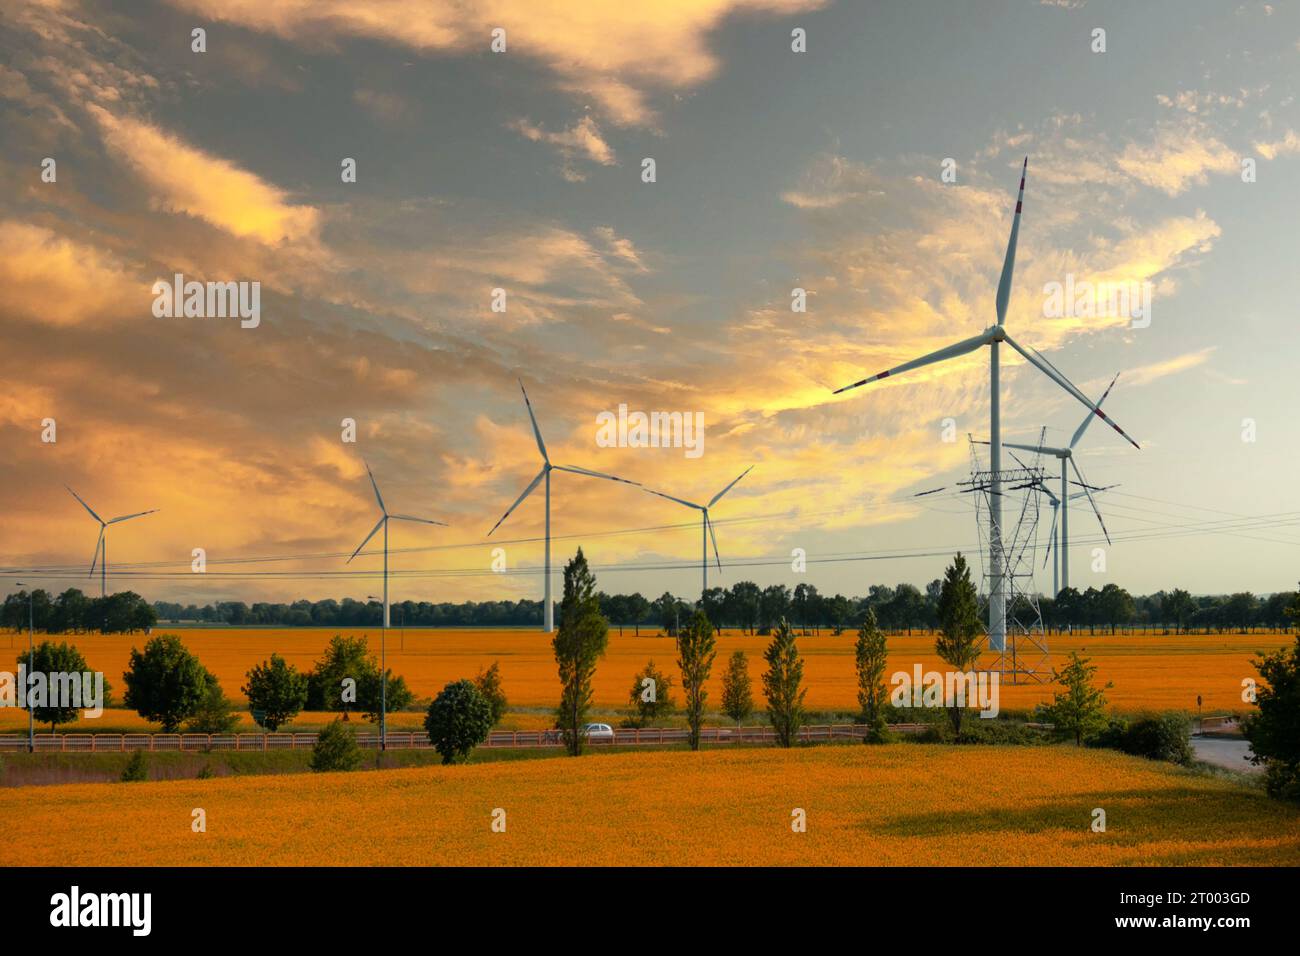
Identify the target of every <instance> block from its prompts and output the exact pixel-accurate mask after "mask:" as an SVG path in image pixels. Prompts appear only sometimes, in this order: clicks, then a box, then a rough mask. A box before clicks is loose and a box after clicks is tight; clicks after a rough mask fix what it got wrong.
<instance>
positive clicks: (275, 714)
mask: <svg viewBox="0 0 1300 956" xmlns="http://www.w3.org/2000/svg"><path fill="white" fill-rule="evenodd" d="M247 676H248V683H247V684H246V685H245V686H244V688H243V691H244V695H245V696H246V697H247V698H248V709H249V710H250V711H253V712H256V713H258V714H260V715H261V720H260V721H259V723H260V724H261V725H262V726H263V727H265V728H266V729H267V730H269V731H271V733H275V732H276V731H277V730H279V729H280V728H281V727H282V726H284V725H285V724H287V723H288V722H289V721H291V720H293V718H294V717H296V716H298V713H299V712H300V711H301V710H302V709H303V707H304V705H306V703H307V676H306V675H305V674H299V673H298V670H297V669H296V668H295V667H294V666H293V665H292V664H286V663H285V660H284V658H283V657H281V656H280V655H279V654H272V655H271V660H270V661H269V662H267V661H264V662H262V663H261V664H258V665H256V666H255V667H254V668H253V669H252V670H250V671H249V672H248V675H247ZM320 698H321V704H322V705H324V703H325V694H324V693H323V692H322V693H321V695H320Z"/></svg>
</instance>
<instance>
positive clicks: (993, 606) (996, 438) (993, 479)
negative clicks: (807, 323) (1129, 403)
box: [834, 156, 1140, 651]
mask: <svg viewBox="0 0 1300 956" xmlns="http://www.w3.org/2000/svg"><path fill="white" fill-rule="evenodd" d="M1028 169H1029V157H1028V156H1026V157H1025V162H1024V165H1023V166H1021V169H1020V191H1019V193H1018V194H1017V196H1016V211H1015V213H1014V214H1013V216H1012V219H1011V236H1010V238H1009V239H1008V240H1007V254H1006V258H1005V259H1004V260H1003V262H1002V276H1001V278H1000V279H999V280H998V291H997V298H996V300H995V307H996V312H997V324H996V325H991V326H989V327H988V328H987V329H985V330H984V331H983V332H981V333H980V334H979V335H973V336H971V337H970V338H968V339H963V340H962V341H960V342H957V343H956V344H954V345H949V346H947V347H945V348H941V349H939V350H938V351H935V352H931V353H930V354H929V355H923V356H921V357H920V358H917V359H913V360H912V361H910V362H904V363H903V364H902V365H898V366H895V367H894V368H891V369H888V370H887V371H884V372H879V373H877V374H876V375H872V376H870V377H869V378H864V379H861V380H860V381H857V382H854V383H853V384H851V385H845V386H844V387H843V388H838V389H836V390H835V393H834V394H836V395H838V394H840V393H841V392H847V391H849V390H851V389H855V388H858V387H859V386H861V385H866V384H868V383H869V382H875V381H877V380H879V379H882V378H888V377H889V376H891V375H898V374H900V373H902V372H907V371H910V370H911V369H914V368H922V367H923V366H926V365H933V364H934V363H936V362H943V361H946V360H948V359H952V358H957V357H958V356H960V355H966V354H967V353H970V352H974V351H975V350H976V349H978V348H983V347H984V346H988V349H989V470H990V482H989V485H990V488H989V568H990V572H991V573H990V578H991V579H992V584H991V587H990V593H989V649H990V650H994V651H1002V650H1004V649H1005V647H1006V633H1007V595H1006V568H1005V561H1004V555H1003V547H1002V477H1001V471H1002V415H1001V384H1000V378H1001V374H1000V373H1001V366H1000V364H999V360H1000V355H999V352H1000V347H1001V345H1002V343H1003V342H1005V343H1006V344H1007V345H1009V346H1011V347H1012V348H1013V349H1015V350H1016V351H1017V352H1019V353H1020V354H1021V355H1022V356H1024V358H1025V361H1027V362H1028V363H1029V364H1030V365H1032V366H1034V368H1036V369H1038V370H1039V371H1040V372H1042V373H1043V374H1044V375H1046V376H1047V377H1048V378H1050V379H1051V380H1052V381H1053V382H1055V383H1056V384H1057V385H1058V386H1060V387H1061V388H1063V389H1064V390H1065V391H1066V392H1068V393H1069V394H1070V395H1072V396H1074V397H1075V398H1076V399H1078V400H1079V401H1080V402H1082V403H1083V404H1084V405H1086V406H1087V407H1088V409H1089V410H1091V411H1092V413H1093V414H1095V415H1096V416H1097V417H1099V418H1101V419H1102V420H1104V421H1105V422H1106V423H1107V424H1108V425H1110V427H1111V428H1113V429H1115V431H1117V432H1119V433H1120V434H1121V435H1123V436H1124V437H1125V438H1126V439H1128V441H1129V442H1131V443H1132V444H1133V447H1135V448H1138V447H1140V446H1139V445H1138V443H1137V442H1135V441H1133V439H1132V438H1129V436H1128V435H1127V434H1126V433H1125V432H1124V430H1123V429H1122V428H1120V427H1119V426H1118V425H1116V424H1115V423H1114V422H1113V421H1111V420H1110V419H1109V418H1107V417H1106V413H1105V412H1103V411H1102V410H1101V409H1100V408H1098V407H1097V406H1096V405H1094V404H1093V403H1092V402H1091V401H1089V399H1088V397H1087V396H1086V395H1084V394H1083V392H1081V391H1079V389H1078V388H1076V387H1075V386H1074V385H1073V384H1072V383H1071V382H1070V380H1069V379H1067V378H1066V377H1065V376H1064V375H1062V374H1061V373H1060V372H1059V371H1058V370H1057V369H1056V366H1054V365H1052V363H1051V362H1049V361H1048V360H1047V359H1045V358H1044V357H1043V356H1042V355H1040V354H1039V353H1038V352H1037V351H1036V350H1034V349H1028V350H1026V349H1025V348H1024V347H1023V346H1021V345H1020V343H1019V342H1017V341H1016V340H1015V339H1013V338H1012V337H1011V336H1010V335H1009V334H1008V333H1007V330H1006V328H1005V327H1004V323H1005V322H1006V318H1007V303H1008V302H1009V301H1010V299H1011V274H1012V271H1013V270H1014V268H1015V263H1016V238H1017V236H1018V235H1019V233H1020V210H1021V207H1022V206H1023V205H1024V200H1025V174H1026V173H1027V171H1028Z"/></svg>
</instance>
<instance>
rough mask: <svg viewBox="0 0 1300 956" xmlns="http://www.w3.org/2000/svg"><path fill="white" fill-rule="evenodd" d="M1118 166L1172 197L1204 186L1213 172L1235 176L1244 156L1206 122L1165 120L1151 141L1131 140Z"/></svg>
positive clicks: (1117, 158) (1120, 157)
mask: <svg viewBox="0 0 1300 956" xmlns="http://www.w3.org/2000/svg"><path fill="white" fill-rule="evenodd" d="M1115 161H1116V165H1117V166H1118V167H1119V168H1120V169H1121V170H1122V171H1124V172H1125V173H1127V174H1128V175H1129V176H1131V177H1133V178H1134V179H1136V180H1137V181H1138V182H1140V183H1142V184H1143V185H1146V186H1153V187H1155V188H1156V189H1159V190H1161V191H1162V192H1165V193H1167V194H1168V195H1170V196H1177V195H1178V194H1179V193H1181V192H1183V191H1184V190H1186V189H1188V188H1189V187H1191V186H1193V185H1198V186H1200V185H1204V184H1205V182H1206V180H1207V178H1208V176H1209V174H1210V173H1219V174H1221V175H1231V174H1233V173H1236V172H1239V171H1240V169H1241V158H1240V156H1238V154H1237V153H1236V152H1235V151H1233V150H1232V149H1229V148H1228V147H1227V146H1226V145H1224V143H1223V142H1221V141H1220V140H1219V139H1217V138H1216V137H1215V136H1214V135H1213V134H1211V133H1210V132H1209V130H1208V129H1207V128H1206V127H1205V126H1204V125H1202V124H1199V123H1195V122H1191V121H1188V122H1184V123H1162V124H1160V125H1158V126H1157V128H1156V132H1155V137H1154V139H1153V140H1152V141H1151V142H1143V143H1129V144H1128V146H1127V147H1125V149H1124V151H1123V152H1122V153H1121V154H1120V155H1119V156H1118V157H1116V160H1115Z"/></svg>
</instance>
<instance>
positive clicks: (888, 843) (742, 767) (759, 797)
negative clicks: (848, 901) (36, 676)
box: [0, 744, 1300, 866]
mask: <svg viewBox="0 0 1300 956" xmlns="http://www.w3.org/2000/svg"><path fill="white" fill-rule="evenodd" d="M196 807H201V808H203V810H204V811H205V813H206V818H207V832H206V833H194V832H193V831H192V830H191V821H192V811H193V809H194V808H196ZM1097 807H1101V808H1103V809H1104V810H1105V811H1106V817H1107V829H1106V832H1105V833H1094V832H1092V831H1091V829H1090V824H1091V822H1092V813H1093V810H1094V808H1097ZM496 808H502V809H504V810H505V811H506V832H504V833H493V832H491V829H490V822H491V819H492V813H493V811H494V809H496ZM795 808H801V809H802V810H804V811H805V813H806V816H807V832H805V833H794V832H792V830H791V826H790V824H791V819H792V817H791V813H792V811H793V810H794V809H795ZM19 821H21V823H22V827H23V829H24V830H25V831H26V832H29V833H36V834H40V838H39V839H35V840H11V841H8V844H7V846H8V855H7V858H6V862H7V863H8V864H9V865H18V866H22V865H31V864H67V865H86V866H96V865H114V866H121V865H128V866H129V865H201V864H238V863H247V862H249V861H252V860H255V861H257V862H258V863H259V865H295V864H303V865H321V866H356V865H369V864H397V865H416V864H439V865H523V864H533V865H561V864H591V865H624V864H626V865H643V864H646V865H649V864H654V865H662V864H678V865H707V864H716V865H754V864H773V865H782V864H788V865H828V864H837V865H848V864H879V865H978V864H990V865H1049V864H1062V865H1084V864H1087V865H1161V864H1168V865H1193V864H1208V865H1216V864H1236V865H1251V864H1287V865H1296V864H1300V808H1296V807H1294V806H1289V805H1286V804H1282V803H1278V802H1276V801H1272V800H1269V799H1267V798H1266V797H1265V796H1264V795H1263V794H1262V792H1259V791H1257V790H1252V789H1249V788H1247V787H1245V786H1243V785H1242V784H1240V783H1238V782H1235V781H1233V780H1228V779H1221V778H1216V777H1213V776H1209V775H1206V774H1201V773H1197V772H1194V771H1188V770H1183V769H1179V768H1177V767H1174V766H1172V765H1168V764H1160V763H1155V762H1150V761H1145V760H1142V759H1140V758H1135V757H1126V756H1123V755H1120V754H1115V753H1111V752H1104V751H1093V750H1077V749H1075V748H1073V747H1070V746H1060V747H1048V748H1042V747H946V746H916V745H909V744H896V745H890V746H884V747H863V746H856V745H844V746H822V747H812V748H800V749H795V750H778V749H756V750H745V751H724V750H713V751H704V752H701V753H698V754H692V753H689V752H685V751H671V752H663V751H660V752H654V753H634V754H633V753H621V754H619V753H615V754H592V755H590V756H587V757H584V758H582V759H579V760H573V759H570V758H565V757H551V758H545V759H532V760H523V761H514V762H510V763H482V764H471V765H467V766H460V767H422V768H413V769H408V770H392V771H385V772H382V773H374V772H363V773H351V774H319V775H310V776H307V777H304V776H301V775H294V776H280V777H246V778H241V777H226V778H219V779H212V780H188V781H162V782H157V783H137V784H114V785H105V784H76V785H65V786H52V787H45V788H42V789H41V790H40V792H39V799H32V791H30V790H22V789H10V790H0V826H2V827H3V829H4V830H5V831H6V832H11V833H16V832H18V823H19Z"/></svg>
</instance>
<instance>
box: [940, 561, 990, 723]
mask: <svg viewBox="0 0 1300 956" xmlns="http://www.w3.org/2000/svg"><path fill="white" fill-rule="evenodd" d="M981 631H982V628H981V627H980V617H979V594H978V593H977V592H976V590H975V585H974V584H972V583H971V579H970V568H969V567H967V565H966V559H965V558H964V557H962V554H961V552H960V551H958V552H957V555H956V557H954V558H953V561H952V564H950V565H948V568H947V570H946V571H945V572H944V576H943V589H942V590H941V591H940V592H939V635H938V637H936V638H935V640H934V651H935V653H936V654H938V655H939V659H940V660H942V661H944V662H945V663H946V664H948V665H949V666H950V667H952V668H953V670H955V671H957V672H959V673H963V674H964V673H966V672H967V671H969V670H970V669H971V668H972V667H973V666H974V665H975V661H976V659H977V658H978V657H979V655H980V649H979V635H980V632H981ZM963 710H964V708H963V707H959V706H957V702H956V701H955V700H954V701H953V702H952V706H951V707H950V708H949V709H948V712H949V715H950V716H951V717H952V729H953V733H957V734H960V733H961V718H962V711H963Z"/></svg>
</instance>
